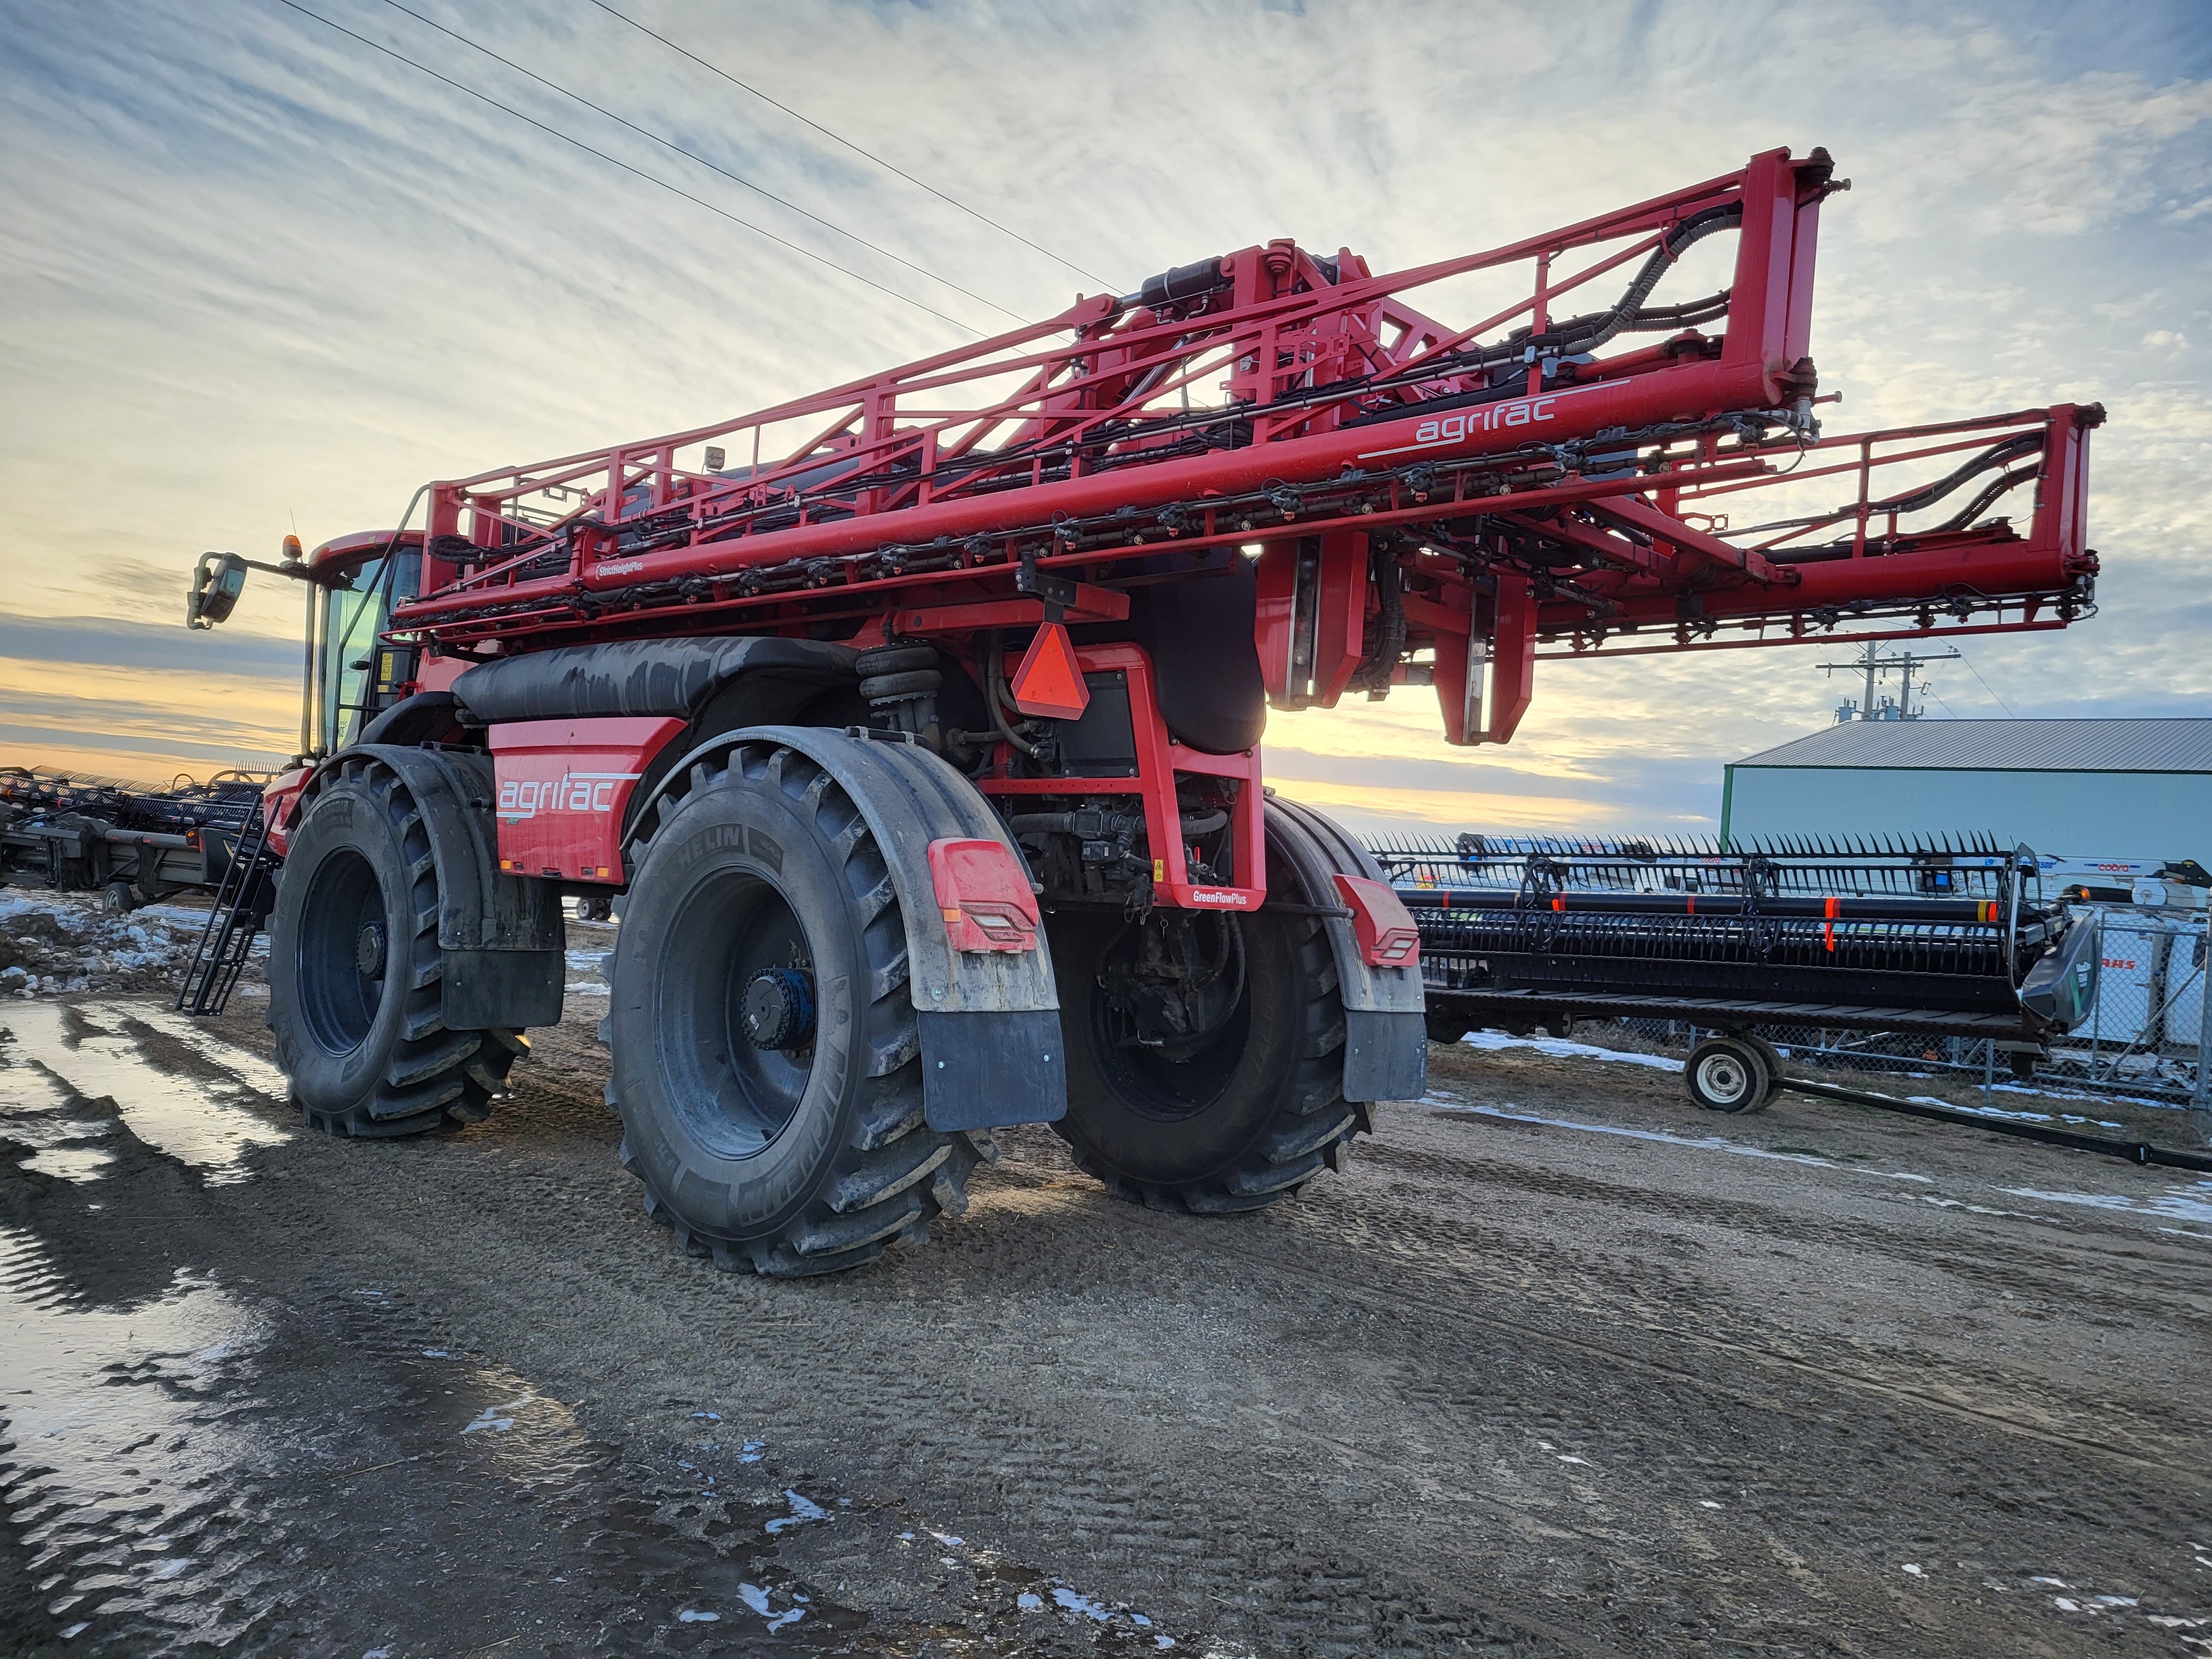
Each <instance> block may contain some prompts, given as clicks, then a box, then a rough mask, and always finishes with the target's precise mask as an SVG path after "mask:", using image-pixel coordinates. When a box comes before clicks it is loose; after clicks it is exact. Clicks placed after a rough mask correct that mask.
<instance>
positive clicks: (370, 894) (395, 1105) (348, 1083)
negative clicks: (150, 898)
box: [269, 757, 528, 1135]
mask: <svg viewBox="0 0 2212 1659" xmlns="http://www.w3.org/2000/svg"><path fill="white" fill-rule="evenodd" d="M439 911H440V896H439V889H438V872H437V863H436V860H435V858H433V856H432V854H431V849H430V832H429V828H428V824H426V823H424V821H423V817H422V811H421V810H420V808H419V807H418V806H417V805H416V802H415V799H414V797H413V796H412V795H411V794H410V793H409V791H408V789H407V787H406V785H405V784H404V783H403V782H402V781H400V779H399V776H398V774H397V773H395V772H393V771H392V769H390V768H389V767H387V766H386V765H384V764H383V763H380V762H378V761H376V760H374V759H370V758H366V757H364V758H361V759H356V760H353V761H342V762H340V763H339V766H338V773H337V776H336V777H335V778H333V779H332V780H331V782H330V783H329V784H328V785H327V786H325V787H324V788H323V790H322V791H321V793H319V794H318V795H317V796H316V797H315V799H314V801H313V804H312V805H310V807H309V808H308V811H307V817H306V820H305V821H304V822H303V823H301V825H300V827H299V828H298V829H297V830H296V831H295V833H294V835H293V836H292V839H291V843H290V846H289V848H288V850H287V854H286V857H285V860H284V866H283V878H282V879H281V880H279V882H278V883H277V885H276V906H275V908H274V909H273V910H272V911H271V912H270V918H269V1028H270V1030H271V1031H273V1032H274V1033H275V1034H276V1063H277V1064H278V1066H281V1067H282V1068H283V1072H284V1074H285V1075H286V1076H287V1077H288V1078H289V1079H291V1084H292V1094H293V1097H294V1098H295V1100H297V1101H298V1102H299V1103H300V1108H301V1112H302V1113H303V1114H304V1115H306V1117H307V1121H308V1123H309V1124H310V1125H312V1126H313V1127H317V1128H320V1129H326V1130H328V1131H330V1132H331V1133H333V1134H349V1135H411V1134H422V1133H427V1132H428V1131H430V1130H433V1129H443V1128H450V1127H459V1126H460V1125H463V1124H468V1123H477V1122H481V1121H483V1118H484V1116H485V1115H486V1114H487V1113H489V1111H490V1109H491V1103H492V1102H493V1100H494V1099H495V1097H497V1096H499V1095H500V1094H501V1092H502V1091H504V1090H505V1088H506V1086H507V1072H508V1070H509V1068H511V1067H512V1066H513V1064H514V1062H515V1060H516V1059H517V1058H518V1057H519V1056H520V1055H521V1054H523V1052H524V1051H525V1050H526V1048H527V1047H528V1044H527V1042H526V1041H525V1039H524V1037H523V1035H522V1033H521V1032H520V1031H516V1030H481V1031H454V1030H447V1028H446V1021H445V1010H444V994H445V987H444V955H443V952H442V951H441V950H440V948H439V945H438V916H439Z"/></svg>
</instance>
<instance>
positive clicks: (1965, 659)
mask: <svg viewBox="0 0 2212 1659" xmlns="http://www.w3.org/2000/svg"><path fill="white" fill-rule="evenodd" d="M1951 648H1952V649H1953V650H1954V651H1959V647H1957V646H1955V645H1954V646H1953V647H1951ZM1959 660H1960V662H1962V663H1964V664H1966V671H1967V672H1968V673H1969V674H1972V676H1973V677H1974V678H1976V679H1978V680H1982V671H1981V670H1980V669H1978V668H1977V667H1975V666H1974V659H1972V657H1969V656H1968V655H1967V654H1966V653H1965V652H1963V651H1959ZM1982 690H1984V691H1986V692H1988V693H1989V694H1990V696H1993V697H1996V698H1997V707H1998V708H2002V709H2003V710H2004V711H2005V714H2006V715H2007V716H2008V718H2010V719H2013V720H2018V719H2019V718H2020V716H2019V715H2017V714H2014V713H2013V712H2012V705H2011V704H2010V703H2008V702H2006V701H2005V700H2004V699H2003V698H2002V697H1997V689H1996V687H1995V686H1994V685H1991V684H1990V683H1989V682H1988V681H1987V680H1982Z"/></svg>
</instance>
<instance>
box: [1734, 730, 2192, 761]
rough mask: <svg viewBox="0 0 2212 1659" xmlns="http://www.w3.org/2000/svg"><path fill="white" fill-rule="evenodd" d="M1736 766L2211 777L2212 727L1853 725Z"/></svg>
mask: <svg viewBox="0 0 2212 1659" xmlns="http://www.w3.org/2000/svg"><path fill="white" fill-rule="evenodd" d="M1736 764H1737V765H1738V766H1808V767H1857V768H1866V769H1920V770H1936V771H1984V772H2212V720H1852V721H1850V723H1849V724H1839V725H1836V726H1830V727H1828V728H1827V730H1826V731H1825V732H1814V733H1813V735H1812V736H1810V737H1808V738H1798V739H1796V741H1795V742H1794V743H1785V744H1782V745H1781V746H1780V747H1778V748H1774V749H1765V750H1760V751H1759V753H1757V754H1755V755H1747V756H1746V757H1744V758H1743V759H1741V760H1740V761H1738V762H1737V763H1736Z"/></svg>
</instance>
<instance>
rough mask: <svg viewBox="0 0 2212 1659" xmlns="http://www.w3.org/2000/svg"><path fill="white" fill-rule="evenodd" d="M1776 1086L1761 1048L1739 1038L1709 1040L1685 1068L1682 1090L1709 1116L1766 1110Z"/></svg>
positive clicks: (1713, 1038) (1695, 1051)
mask: <svg viewBox="0 0 2212 1659" xmlns="http://www.w3.org/2000/svg"><path fill="white" fill-rule="evenodd" d="M1772 1082H1773V1073H1771V1072H1770V1071H1768V1070H1767V1066H1766V1060H1765V1056H1764V1055H1762V1054H1760V1053H1759V1049H1758V1048H1757V1046H1756V1045H1754V1044H1753V1043H1750V1042H1746V1041H1745V1040H1744V1039H1743V1038H1741V1037H1737V1036H1715V1037H1707V1038H1706V1039H1705V1041H1704V1042H1700V1043H1699V1045H1698V1046H1697V1047H1696V1048H1692V1049H1691V1050H1690V1058H1689V1059H1688V1060H1686V1061H1685V1062H1684V1063H1683V1066H1682V1087H1683V1088H1684V1089H1685V1090H1686V1091H1688V1093H1689V1097H1690V1098H1691V1099H1692V1100H1693V1101H1695V1102H1697V1103H1698V1104H1699V1105H1700V1106H1702V1107H1704V1108H1705V1109H1706V1110H1707V1111H1709V1112H1756V1111H1759V1110H1762V1109H1765V1105H1766V1102H1767V1097H1768V1096H1769V1094H1770V1093H1771V1084H1772Z"/></svg>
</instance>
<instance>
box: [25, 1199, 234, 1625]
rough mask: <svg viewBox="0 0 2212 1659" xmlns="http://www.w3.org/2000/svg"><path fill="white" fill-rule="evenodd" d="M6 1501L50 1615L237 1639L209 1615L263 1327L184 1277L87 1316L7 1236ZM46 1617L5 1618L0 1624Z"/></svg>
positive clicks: (230, 1530)
mask: <svg viewBox="0 0 2212 1659" xmlns="http://www.w3.org/2000/svg"><path fill="white" fill-rule="evenodd" d="M0 1330H4V1332H5V1336H6V1340H4V1341H0V1493H4V1498H0V1501H4V1503H5V1504H6V1506H7V1508H8V1510H9V1511H10V1512H11V1513H12V1515H13V1516H14V1518H15V1522H16V1524H17V1525H18V1526H19V1527H21V1545H20V1547H21V1549H22V1550H23V1552H24V1553H25V1555H26V1558H27V1560H26V1566H27V1576H28V1577H30V1578H31V1579H32V1580H33V1583H34V1584H35V1586H36V1589H37V1594H38V1595H39V1610H40V1611H42V1612H43V1613H45V1615H46V1617H47V1618H48V1619H50V1620H53V1621H54V1623H55V1624H56V1625H57V1626H59V1627H61V1628H64V1629H65V1628H68V1627H69V1626H77V1627H78V1634H79V1635H82V1634H83V1632H84V1631H85V1629H87V1628H88V1627H89V1626H90V1625H91V1624H92V1623H93V1622H94V1620H98V1621H99V1622H100V1623H101V1624H103V1625H104V1626H112V1624H113V1623H114V1622H116V1621H126V1620H127V1621H128V1622H130V1623H131V1624H132V1625H134V1626H143V1625H146V1624H150V1625H151V1626H154V1627H156V1628H162V1629H166V1630H167V1631H171V1632H174V1633H175V1634H176V1636H178V1637H179V1638H189V1639H192V1640H197V1641H206V1642H210V1643H213V1644H222V1643H223V1642H225V1641H228V1640H229V1639H231V1638H232V1637H234V1635H235V1634H236V1633H237V1632H236V1629H235V1628H234V1625H233V1624H232V1623H231V1622H230V1621H228V1620H226V1619H225V1618H224V1617H223V1616H222V1613H221V1611H220V1608H219V1607H212V1606H210V1607H195V1606H194V1603H196V1602H197V1601H200V1600H201V1595H202V1586H201V1582H200V1581H201V1580H202V1579H203V1578H204V1577H205V1576H206V1575H207V1574H208V1573H209V1572H210V1571H211V1570H212V1569H214V1568H215V1566H216V1563H217V1562H218V1560H219V1559H220V1558H221V1557H222V1555H223V1553H225V1552H226V1551H228V1550H229V1549H231V1548H232V1547H234V1544H235V1543H236V1538H235V1536H234V1527H233V1526H230V1525H227V1524H225V1523H226V1521H227V1520H228V1519H229V1517H228V1516H226V1515H225V1513H224V1511H225V1510H226V1508H227V1505H226V1504H225V1503H224V1501H223V1498H222V1496H221V1493H222V1488H223V1486H224V1482H223V1480H222V1476H223V1472H224V1471H225V1470H226V1469H227V1468H229V1467H230V1466H231V1465H233V1464H234V1462H236V1461H237V1460H238V1458H239V1456H240V1453H241V1451H242V1450H243V1449H244V1441H245V1435H246V1431H245V1428H244V1426H243V1425H241V1424H240V1423H239V1422H236V1421H234V1420H233V1419H234V1416H235V1405H234V1401H232V1400H231V1399H229V1398H228V1390H227V1389H226V1388H225V1386H224V1384H225V1382H226V1379H227V1377H228V1375H229V1374H230V1373H231V1371H232V1370H233V1369H234V1367H236V1366H237V1365H239V1364H241V1363H242V1362H243V1360H244V1359H245V1358H246V1356H247V1355H249V1354H250V1353H251V1352H252V1350H253V1348H254V1347H255V1346H257V1342H258V1330H257V1326H256V1322H255V1321H254V1319H253V1318H252V1316H250V1315H249V1314H247V1313H246V1310H243V1309H241V1308H240V1307H239V1306H238V1305H237V1304H235V1303H234V1302H232V1301H231V1300H230V1298H229V1297H227V1296H225V1295H224V1294H223V1292H222V1291H220V1290H219V1289H217V1288H216V1287H215V1286H214V1285H211V1284H210V1283H208V1282H207V1281H205V1280H204V1279H195V1278H193V1277H191V1276H190V1275H186V1274H182V1273H180V1274H179V1275H178V1276H177V1277H176V1279H174V1280H173V1282H172V1284H171V1285H170V1289H169V1292H168V1294H167V1295H166V1296H165V1297H162V1298H161V1299H160V1300H158V1301H156V1302H153V1303H150V1304H148V1303H142V1304H138V1305H137V1306H131V1307H122V1308H99V1307H90V1306H87V1305H84V1304H82V1302H81V1299H80V1298H79V1297H77V1296H76V1295H75V1294H74V1293H72V1292H71V1291H69V1290H68V1289H66V1288H65V1287H64V1285H63V1283H62V1280H61V1279H60V1277H59V1275H58V1274H57V1273H56V1272H55V1271H54V1269H53V1267H52V1263H51V1262H50V1261H48V1260H47V1258H46V1255H45V1253H44V1252H43V1251H42V1250H41V1249H40V1247H39V1246H38V1245H37V1244H36V1243H34V1242H33V1241H32V1240H31V1239H30V1238H29V1237H27V1236H26V1235H24V1234H22V1233H20V1232H18V1231H15V1230H14V1229H12V1228H8V1227H0ZM30 1611H31V1610H30V1609H13V1608H6V1607H0V1622H4V1623H7V1624H9V1625H10V1626H15V1625H16V1622H17V1620H18V1618H19V1617H20V1616H21V1615H22V1614H24V1613H29V1612H30ZM56 1633H58V1631H57V1632H56ZM134 1651H144V1650H143V1649H137V1650H134Z"/></svg>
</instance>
